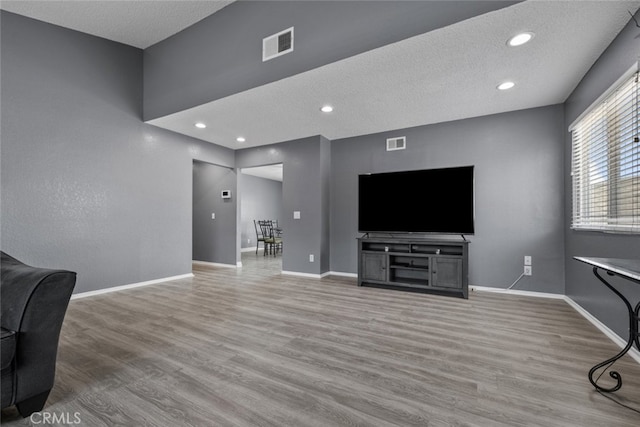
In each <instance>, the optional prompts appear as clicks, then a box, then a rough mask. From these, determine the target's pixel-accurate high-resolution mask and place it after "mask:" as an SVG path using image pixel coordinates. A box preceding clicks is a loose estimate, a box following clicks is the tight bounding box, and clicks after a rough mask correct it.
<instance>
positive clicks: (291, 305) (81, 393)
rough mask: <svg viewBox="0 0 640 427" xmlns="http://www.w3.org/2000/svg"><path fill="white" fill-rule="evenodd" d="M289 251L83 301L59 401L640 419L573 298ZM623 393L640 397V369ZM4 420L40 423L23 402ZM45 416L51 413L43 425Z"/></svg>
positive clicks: (232, 422)
mask: <svg viewBox="0 0 640 427" xmlns="http://www.w3.org/2000/svg"><path fill="white" fill-rule="evenodd" d="M280 269H281V265H280V257H263V256H262V254H259V255H257V256H256V255H255V254H253V253H245V254H243V267H242V268H240V269H237V270H236V269H229V268H222V267H211V266H202V265H194V274H195V277H194V278H193V279H183V280H177V281H173V282H167V283H164V284H158V285H153V286H148V287H144V288H137V289H130V290H126V291H121V292H116V293H111V294H103V295H98V296H93V297H90V298H84V299H77V300H73V301H72V302H71V304H70V306H69V310H68V312H67V316H66V318H65V322H64V325H63V329H62V334H61V340H60V348H59V356H58V365H57V373H56V384H55V387H54V389H53V391H52V393H51V395H50V397H49V400H48V402H47V407H46V411H48V412H50V413H54V414H65V413H68V414H74V413H76V412H77V413H78V414H79V417H80V418H81V420H82V424H83V425H88V426H113V425H122V426H183V425H184V426H256V425H259V426H343V425H344V426H351V425H359V426H410V425H419V426H462V425H464V426H563V427H565V426H637V425H640V414H639V413H638V412H634V411H632V410H630V409H627V408H624V407H621V406H619V405H617V404H616V403H614V402H612V401H611V400H609V399H607V398H606V397H604V396H602V395H600V394H598V393H597V392H595V391H594V390H593V388H592V386H591V385H590V383H589V381H588V379H587V372H588V370H589V369H590V367H591V366H593V365H595V364H596V363H598V362H600V361H602V360H604V359H607V358H608V357H610V356H612V355H613V354H615V353H617V351H618V348H617V347H616V346H615V345H614V344H613V343H611V342H610V341H609V340H608V339H607V338H606V337H605V336H604V335H603V334H602V333H601V332H599V331H598V330H597V329H596V328H595V327H593V326H592V325H591V324H590V323H589V322H587V321H586V320H585V319H584V318H583V317H582V316H580V315H579V314H578V313H576V312H575V311H574V310H573V309H572V308H571V307H570V306H569V305H567V304H566V303H565V302H564V301H562V300H551V299H542V298H528V297H522V296H514V295H505V294H492V293H486V292H472V293H471V294H470V297H469V299H468V300H463V299H457V298H450V297H443V296H433V295H424V294H415V293H407V292H401V291H392V290H384V289H375V288H359V287H357V286H356V281H355V279H351V278H344V277H328V278H324V279H313V278H303V277H296V276H290V275H282V274H280ZM616 369H617V370H618V371H620V372H621V374H622V376H623V380H624V385H623V387H622V389H621V390H620V391H618V392H617V393H614V394H613V397H614V398H615V399H617V400H619V401H621V402H622V403H624V404H626V405H629V406H632V407H635V408H638V409H640V365H639V364H637V363H636V362H634V361H633V360H632V359H631V358H630V357H629V356H625V357H624V358H623V359H621V360H620V361H619V362H618V363H617V365H616ZM2 424H3V425H4V424H6V425H15V426H19V425H32V423H30V422H29V420H28V419H22V418H20V417H19V415H18V414H17V412H16V411H15V409H7V410H4V411H3V412H2ZM33 425H35V424H33Z"/></svg>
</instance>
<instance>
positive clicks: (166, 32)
mask: <svg viewBox="0 0 640 427" xmlns="http://www.w3.org/2000/svg"><path fill="white" fill-rule="evenodd" d="M229 3H232V1H218V0H206V1H194V0H169V1H168V0H129V1H125V0H123V1H118V0H63V1H61V0H2V1H1V2H0V8H1V9H4V10H7V11H9V12H14V13H17V14H20V15H24V16H28V17H30V18H34V19H38V20H40V21H45V22H50V23H52V24H56V25H60V26H62V27H66V28H71V29H73V30H77V31H81V32H83V33H88V34H93V35H95V36H99V37H102V38H105V39H109V40H113V41H117V42H120V43H124V44H128V45H130V46H135V47H138V48H140V49H145V48H147V47H149V46H151V45H153V44H155V43H158V42H159V41H162V40H164V39H166V38H167V37H169V36H172V35H174V34H175V33H177V32H179V31H181V30H183V29H185V28H187V27H189V26H191V25H193V24H195V23H196V22H198V21H200V20H202V19H204V18H206V17H207V16H209V15H211V14H212V13H215V12H216V11H218V10H220V9H222V8H223V7H225V6H226V5H228V4H229Z"/></svg>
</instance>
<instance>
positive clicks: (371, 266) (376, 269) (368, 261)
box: [359, 252, 387, 284]
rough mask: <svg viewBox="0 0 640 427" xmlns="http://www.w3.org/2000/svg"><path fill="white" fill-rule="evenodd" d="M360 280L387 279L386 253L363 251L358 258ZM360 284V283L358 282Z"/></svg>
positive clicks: (379, 280)
mask: <svg viewBox="0 0 640 427" xmlns="http://www.w3.org/2000/svg"><path fill="white" fill-rule="evenodd" d="M360 263H361V264H360V271H361V272H362V274H361V278H360V281H361V282H363V281H367V280H375V281H378V282H386V281H387V254H376V253H366V252H365V253H363V254H362V256H361V258H360ZM359 284H360V283H359Z"/></svg>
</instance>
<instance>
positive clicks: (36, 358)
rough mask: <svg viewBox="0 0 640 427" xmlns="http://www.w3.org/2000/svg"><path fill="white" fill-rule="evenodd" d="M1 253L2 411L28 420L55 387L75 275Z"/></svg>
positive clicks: (42, 404)
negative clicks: (11, 411) (13, 411)
mask: <svg viewBox="0 0 640 427" xmlns="http://www.w3.org/2000/svg"><path fill="white" fill-rule="evenodd" d="M0 254H1V259H0V303H1V308H2V312H1V320H0V326H1V332H2V334H1V339H2V341H1V343H0V347H1V349H2V350H1V353H2V359H1V365H2V372H1V375H2V378H1V382H2V385H1V388H2V390H1V400H2V402H1V403H2V409H4V408H6V407H9V406H12V405H16V407H17V409H18V412H20V415H22V416H23V417H28V416H29V415H31V414H32V413H33V412H38V411H41V410H42V408H44V405H45V403H46V401H47V397H48V396H49V392H50V391H51V389H52V388H53V380H54V376H55V370H56V356H57V353H58V338H59V336H60V329H61V327H62V321H63V320H64V315H65V313H66V311H67V306H68V305H69V299H70V298H71V293H72V292H73V288H74V286H75V283H76V273H74V272H71V271H66V270H50V269H44V268H36V267H31V266H28V265H25V264H23V263H22V262H20V261H18V260H17V259H15V258H13V257H11V256H9V255H7V254H5V253H4V252H0Z"/></svg>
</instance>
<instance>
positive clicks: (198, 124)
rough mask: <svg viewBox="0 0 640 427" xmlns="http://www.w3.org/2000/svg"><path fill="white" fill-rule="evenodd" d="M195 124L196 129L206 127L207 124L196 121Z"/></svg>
mask: <svg viewBox="0 0 640 427" xmlns="http://www.w3.org/2000/svg"><path fill="white" fill-rule="evenodd" d="M195 126H196V127H197V128H198V129H204V128H206V127H207V125H205V124H204V123H202V122H198V123H196V124H195Z"/></svg>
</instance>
